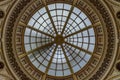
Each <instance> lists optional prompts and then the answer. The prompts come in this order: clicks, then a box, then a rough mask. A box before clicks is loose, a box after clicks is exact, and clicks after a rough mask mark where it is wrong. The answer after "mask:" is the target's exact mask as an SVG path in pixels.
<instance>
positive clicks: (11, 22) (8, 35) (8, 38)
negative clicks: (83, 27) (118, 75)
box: [3, 0, 115, 80]
mask: <svg viewBox="0 0 120 80" xmlns="http://www.w3.org/2000/svg"><path fill="white" fill-rule="evenodd" d="M89 1H90V2H91V4H93V5H94V6H95V7H96V9H97V10H98V11H99V12H100V14H101V16H102V18H103V19H104V22H105V24H106V26H105V27H106V28H107V32H108V35H107V36H108V39H107V40H108V45H107V53H106V56H105V58H104V61H103V63H102V65H101V67H100V68H99V70H98V71H97V72H96V73H95V74H94V75H93V76H92V77H91V78H90V79H89V80H94V79H95V80H100V78H102V77H103V75H104V74H105V73H106V71H107V69H108V67H109V65H110V64H111V61H112V60H113V57H114V55H113V54H115V53H114V49H115V30H114V25H113V23H112V20H111V17H110V15H109V13H108V11H107V9H106V8H105V6H104V5H103V4H102V3H101V1H99V0H89ZM29 2H30V0H20V1H19V2H18V3H17V5H16V6H15V8H14V10H13V11H12V13H11V15H10V16H8V21H7V23H6V26H4V27H5V35H4V37H5V38H4V40H5V44H4V43H3V44H4V45H5V52H6V54H5V55H6V58H8V60H9V63H10V64H11V66H12V69H13V71H14V72H15V74H16V75H17V76H18V77H19V78H20V79H21V80H30V78H29V77H28V76H27V75H26V74H24V71H22V70H21V68H20V67H19V65H18V63H17V61H16V59H15V56H14V52H13V48H14V47H13V45H12V37H13V28H14V27H15V23H16V21H17V19H18V16H19V14H20V12H21V11H22V10H23V9H24V7H25V6H27V4H29Z"/></svg>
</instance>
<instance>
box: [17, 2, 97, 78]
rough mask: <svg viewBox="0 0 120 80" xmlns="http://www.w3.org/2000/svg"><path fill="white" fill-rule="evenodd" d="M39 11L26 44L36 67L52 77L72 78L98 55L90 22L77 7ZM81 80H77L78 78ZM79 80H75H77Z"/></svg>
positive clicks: (59, 5)
mask: <svg viewBox="0 0 120 80" xmlns="http://www.w3.org/2000/svg"><path fill="white" fill-rule="evenodd" d="M43 3H44V5H45V7H43V8H41V9H40V10H38V11H37V12H36V13H35V14H34V15H33V16H32V18H31V19H30V20H29V22H28V24H25V23H23V22H20V23H19V25H21V26H25V27H26V30H25V34H24V44H25V50H26V54H23V55H20V56H19V57H20V58H22V57H25V56H28V57H29V59H30V61H31V62H32V64H33V65H34V66H35V67H36V68H38V69H39V70H40V71H42V72H45V75H44V76H43V80H45V77H46V74H48V75H51V76H68V75H71V74H73V78H76V76H75V75H74V73H76V72H78V71H79V70H81V69H82V68H83V67H84V66H85V65H86V64H87V62H88V61H89V59H90V58H91V56H92V53H93V51H94V46H95V34H94V29H93V27H94V26H95V24H92V23H91V21H90V20H89V18H88V17H87V16H86V14H85V13H84V12H82V11H81V10H80V9H78V8H77V7H74V4H75V3H76V0H75V1H74V3H73V5H69V4H65V3H55V4H50V5H46V3H45V2H44V0H43ZM76 79H77V78H76ZM76 79H75V80H76Z"/></svg>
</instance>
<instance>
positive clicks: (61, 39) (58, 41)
mask: <svg viewBox="0 0 120 80" xmlns="http://www.w3.org/2000/svg"><path fill="white" fill-rule="evenodd" d="M54 41H55V43H56V44H57V45H62V44H63V43H64V37H63V36H62V35H57V36H56V37H55V39H54Z"/></svg>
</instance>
